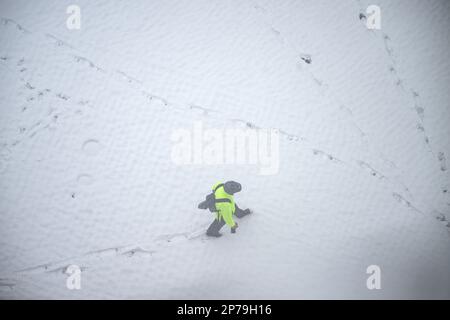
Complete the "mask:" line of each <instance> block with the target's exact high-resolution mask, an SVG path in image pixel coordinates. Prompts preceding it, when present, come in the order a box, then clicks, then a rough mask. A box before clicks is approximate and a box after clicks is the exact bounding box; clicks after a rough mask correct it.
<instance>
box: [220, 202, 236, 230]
mask: <svg viewBox="0 0 450 320" xmlns="http://www.w3.org/2000/svg"><path fill="white" fill-rule="evenodd" d="M223 207H224V208H223V209H222V210H221V213H222V217H223V220H224V221H225V223H226V224H227V225H228V226H229V227H230V228H234V227H235V226H236V222H234V220H233V213H232V211H231V205H227V206H223Z"/></svg>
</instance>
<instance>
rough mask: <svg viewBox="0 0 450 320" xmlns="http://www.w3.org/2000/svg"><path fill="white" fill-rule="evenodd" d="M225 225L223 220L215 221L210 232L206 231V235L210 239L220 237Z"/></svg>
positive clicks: (209, 229)
mask: <svg viewBox="0 0 450 320" xmlns="http://www.w3.org/2000/svg"><path fill="white" fill-rule="evenodd" d="M224 225H225V221H223V219H220V220H218V219H214V221H213V222H212V223H211V225H210V226H209V228H208V230H206V235H207V236H209V237H216V238H218V237H220V236H222V234H220V232H219V231H220V229H222V227H223V226H224Z"/></svg>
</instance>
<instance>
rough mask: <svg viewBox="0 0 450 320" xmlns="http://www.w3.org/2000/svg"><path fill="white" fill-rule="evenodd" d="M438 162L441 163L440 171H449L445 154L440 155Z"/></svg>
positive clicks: (440, 153)
mask: <svg viewBox="0 0 450 320" xmlns="http://www.w3.org/2000/svg"><path fill="white" fill-rule="evenodd" d="M438 160H439V163H440V169H441V171H447V159H446V157H445V154H444V153H443V152H439V153H438Z"/></svg>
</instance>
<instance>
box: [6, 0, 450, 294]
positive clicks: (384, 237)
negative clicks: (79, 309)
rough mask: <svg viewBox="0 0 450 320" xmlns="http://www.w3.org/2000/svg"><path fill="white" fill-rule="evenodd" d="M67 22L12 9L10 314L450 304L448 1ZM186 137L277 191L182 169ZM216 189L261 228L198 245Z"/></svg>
mask: <svg viewBox="0 0 450 320" xmlns="http://www.w3.org/2000/svg"><path fill="white" fill-rule="evenodd" d="M70 4H72V1H60V0H58V1H57V0H45V1H44V0H39V1H26V0H9V1H5V0H1V1H0V17H1V19H2V20H1V23H0V72H1V77H0V88H1V89H0V298H3V299H8V298H9V299H61V298H62V299H176V298H190V299H282V298H285V299H310V298H332V299H345V298H362V299H380V298H388V299H391V298H402V299H416V298H426V299H430V298H439V299H441V298H444V299H448V298H450V271H449V270H450V238H449V230H450V224H449V222H448V220H450V195H449V193H450V192H448V189H449V187H450V179H449V178H450V176H449V171H448V166H449V158H450V138H449V137H450V126H449V123H450V90H449V88H450V60H449V59H448V52H449V48H450V36H449V30H450V19H449V17H450V2H449V1H437V0H433V1H419V0H414V1H411V0H399V1H387V0H377V1H376V3H372V2H368V1H364V0H361V1H350V0H345V1H339V2H337V1H331V0H326V1H325V0H320V1H268V0H255V1H237V0H233V1H217V0H195V1H192V0H176V1H175V0H168V1H144V0H133V1H88V0H79V1H77V3H76V4H78V5H79V6H80V8H81V29H80V30H69V29H68V28H66V19H67V17H68V14H67V13H66V8H67V6H68V5H70ZM370 4H377V5H379V6H380V8H381V14H382V20H381V21H382V25H381V30H369V29H367V28H366V26H365V24H364V21H361V20H360V19H359V14H360V13H365V9H366V7H367V6H368V5H370ZM305 56H310V57H311V63H310V64H307V63H305V61H304V60H302V59H301V58H302V57H305ZM195 121H203V123H204V124H205V125H207V126H209V127H211V128H241V127H244V128H245V127H251V128H253V129H254V130H258V128H276V129H278V130H279V132H280V168H279V172H278V174H275V175H266V176H264V175H259V174H258V170H257V169H256V168H255V167H252V166H242V165H240V166H239V165H223V166H221V165H218V166H201V165H197V166H179V165H175V164H174V163H173V162H172V161H171V157H170V155H171V150H172V147H173V143H172V142H171V140H170V137H171V134H172V133H173V131H174V130H176V129H180V128H191V127H192V125H193V123H194V122H195ZM220 180H222V181H226V180H236V181H239V182H240V183H241V184H242V186H243V190H242V192H240V193H239V194H236V196H235V199H236V202H237V203H238V204H239V205H240V206H241V207H244V208H245V207H250V208H252V209H253V211H254V214H253V215H251V216H248V217H245V218H243V219H242V220H241V221H239V225H240V227H239V229H238V231H237V233H236V234H231V233H230V231H229V228H227V227H224V228H223V230H222V232H223V235H224V236H223V237H222V238H219V239H210V240H207V239H206V238H205V237H204V236H203V235H202V234H203V232H204V231H205V230H206V228H207V226H208V225H209V223H211V221H212V219H213V216H212V214H211V213H209V212H205V211H201V210H199V209H197V204H198V203H199V202H200V201H201V200H202V199H204V196H205V195H206V194H207V193H208V192H209V190H210V188H211V186H212V185H213V184H214V183H215V182H217V181H220ZM72 264H75V265H78V266H80V267H81V270H82V273H81V289H80V290H69V289H68V288H67V287H66V280H67V277H68V275H67V274H65V273H64V272H65V270H66V268H67V266H69V265H72ZM369 265H378V266H380V269H381V286H382V287H381V289H380V290H368V289H367V287H366V280H367V278H368V277H369V275H368V274H367V273H366V268H367V267H368V266H369Z"/></svg>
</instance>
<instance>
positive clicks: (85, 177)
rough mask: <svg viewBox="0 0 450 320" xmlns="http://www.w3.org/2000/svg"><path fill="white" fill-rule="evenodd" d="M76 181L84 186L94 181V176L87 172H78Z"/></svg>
mask: <svg viewBox="0 0 450 320" xmlns="http://www.w3.org/2000/svg"><path fill="white" fill-rule="evenodd" d="M77 181H78V183H80V184H81V185H84V186H89V185H91V184H92V183H93V182H94V178H93V177H92V176H91V175H89V174H80V175H79V176H78V177H77Z"/></svg>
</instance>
